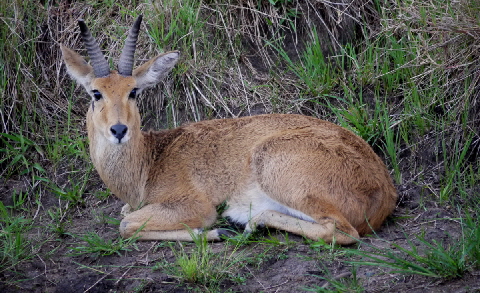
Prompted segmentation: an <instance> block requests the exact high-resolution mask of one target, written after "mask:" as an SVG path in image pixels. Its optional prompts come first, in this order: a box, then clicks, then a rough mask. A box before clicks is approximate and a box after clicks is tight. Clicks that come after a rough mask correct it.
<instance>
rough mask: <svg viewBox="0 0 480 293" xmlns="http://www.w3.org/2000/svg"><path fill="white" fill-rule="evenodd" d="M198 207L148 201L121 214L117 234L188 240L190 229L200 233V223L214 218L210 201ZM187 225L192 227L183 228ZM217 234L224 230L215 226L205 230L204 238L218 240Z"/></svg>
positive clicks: (215, 216)
mask: <svg viewBox="0 0 480 293" xmlns="http://www.w3.org/2000/svg"><path fill="white" fill-rule="evenodd" d="M198 210H199V208H198V207H192V208H186V207H185V206H180V204H178V207H177V206H176V205H174V204H168V205H167V204H162V203H154V204H149V205H146V206H144V207H142V208H140V209H139V210H136V211H134V212H131V213H129V214H128V215H126V216H125V218H124V219H123V220H122V222H121V223H120V234H121V235H122V236H123V237H124V238H128V237H131V236H133V235H137V236H139V237H140V238H139V240H169V241H192V240H193V239H192V235H191V233H192V232H193V233H200V232H201V231H202V229H203V227H208V226H210V225H212V224H213V223H215V220H216V218H217V213H216V210H215V207H214V206H213V205H212V206H211V207H210V206H206V207H205V206H204V207H203V213H201V214H200V213H198V212H196V211H198ZM187 227H189V228H191V229H192V230H191V231H189V230H187ZM140 229H141V230H140ZM139 230H140V231H139ZM137 232H138V233H137ZM135 233H137V234H135ZM221 234H224V233H223V231H221V230H217V229H215V230H211V231H208V232H206V237H207V240H208V241H218V240H220V235H221Z"/></svg>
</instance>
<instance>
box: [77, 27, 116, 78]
mask: <svg viewBox="0 0 480 293" xmlns="http://www.w3.org/2000/svg"><path fill="white" fill-rule="evenodd" d="M78 26H79V27H80V32H81V36H82V38H83V42H84V43H85V47H86V48H87V52H88V56H90V59H91V63H92V67H93V72H94V73H95V76H96V77H105V76H107V75H109V74H110V67H109V66H108V62H107V60H106V59H105V56H103V53H102V51H100V47H99V46H98V44H97V42H96V41H95V38H94V37H92V34H91V33H90V31H89V30H88V28H87V25H86V24H85V22H84V21H83V19H79V20H78Z"/></svg>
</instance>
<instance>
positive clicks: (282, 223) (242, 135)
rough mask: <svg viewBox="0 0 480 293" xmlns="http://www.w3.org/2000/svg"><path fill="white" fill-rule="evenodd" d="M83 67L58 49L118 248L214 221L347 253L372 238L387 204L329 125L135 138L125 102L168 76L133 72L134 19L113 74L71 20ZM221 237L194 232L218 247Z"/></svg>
mask: <svg viewBox="0 0 480 293" xmlns="http://www.w3.org/2000/svg"><path fill="white" fill-rule="evenodd" d="M78 23H79V26H80V30H81V35H82V37H83V40H84V43H85V45H86V48H87V51H88V54H89V56H90V58H91V65H89V64H88V63H87V62H86V61H85V59H84V58H83V57H82V56H80V55H79V54H77V53H75V52H74V51H72V50H70V49H68V48H66V47H64V46H61V50H62V53H63V59H64V61H65V64H66V67H67V70H68V72H69V74H70V75H71V76H72V77H73V78H74V79H75V80H76V81H77V82H79V83H80V84H82V85H83V87H84V88H85V89H86V91H87V92H88V94H89V95H90V96H91V97H92V102H91V106H89V109H88V113H87V128H88V138H89V140H90V155H91V158H92V161H93V164H94V165H95V167H96V169H97V171H98V173H99V174H100V177H101V178H102V180H103V181H104V182H105V184H106V185H107V186H108V188H110V189H111V191H112V192H113V193H114V194H115V195H116V196H118V197H119V198H120V199H121V200H123V201H124V202H125V203H127V204H126V205H125V206H124V208H123V209H122V213H123V214H124V215H125V217H124V219H123V220H122V222H121V224H120V231H121V234H122V235H123V236H124V237H129V236H132V235H134V234H135V232H136V231H137V230H139V229H140V228H141V227H142V226H143V229H142V231H141V232H139V233H138V235H139V236H140V239H142V240H182V241H189V240H192V236H191V234H190V232H189V230H188V229H187V228H186V227H190V228H191V229H193V231H194V232H196V233H200V232H201V231H203V229H204V228H207V227H209V226H211V225H212V224H214V223H215V221H216V219H217V213H216V207H217V206H218V205H220V204H222V203H223V202H226V204H227V208H226V211H225V212H224V213H223V216H224V217H228V218H230V220H231V221H233V222H236V223H239V224H242V225H245V230H246V232H250V231H252V230H253V229H255V228H256V227H257V226H267V227H272V228H276V229H281V230H285V231H288V232H292V233H295V234H299V235H303V236H304V237H307V238H310V239H314V240H318V239H319V238H321V239H324V240H325V241H327V242H332V241H336V242H337V243H340V244H345V245H346V244H350V243H354V242H356V241H357V239H358V238H359V236H361V235H364V234H365V233H370V232H371V231H372V230H374V229H377V228H379V227H380V226H381V224H382V222H383V221H384V220H385V218H386V217H387V216H388V215H389V214H390V213H391V212H392V211H393V209H394V207H395V203H396V200H397V193H396V191H395V188H394V186H393V184H392V180H391V178H390V175H389V173H388V171H387V169H386V167H385V165H384V164H383V162H382V161H381V160H380V158H379V157H378V156H377V155H376V154H375V153H374V152H373V151H372V149H371V148H370V146H369V145H368V144H367V143H366V142H365V141H364V140H362V139H361V138H359V137H358V136H356V135H355V134H353V133H352V132H350V131H348V130H346V129H344V128H342V127H340V126H337V125H335V124H332V123H329V122H326V121H323V120H319V119H316V118H313V117H307V116H302V115H288V114H287V115H281V114H272V115H259V116H251V117H243V118H236V119H218V120H210V121H203V122H198V123H191V124H186V125H183V126H180V127H178V128H175V129H171V130H162V131H158V132H153V131H152V132H143V131H141V130H140V125H141V122H140V114H139V110H138V107H137V105H136V100H135V99H136V97H137V96H138V95H139V94H140V93H141V92H142V91H143V90H144V89H145V88H148V87H151V86H153V85H155V84H157V83H158V82H160V80H161V79H162V78H163V77H164V76H165V75H167V73H168V72H169V71H170V70H171V69H172V67H173V66H174V65H175V63H177V61H178V59H179V52H177V51H172V52H167V53H164V54H160V55H159V56H157V57H155V58H153V59H151V60H150V61H148V62H147V63H145V64H143V65H142V66H140V67H138V68H137V69H135V70H132V69H133V57H134V52H135V46H136V42H137V37H138V33H139V29H140V23H141V16H140V17H139V18H138V19H137V20H136V21H135V23H134V25H133V27H132V29H131V30H130V32H129V35H128V37H127V40H126V44H125V47H124V49H123V51H122V54H121V56H120V60H119V63H118V72H117V71H110V68H109V65H108V62H107V60H106V59H105V57H104V55H103V54H102V53H101V51H100V48H99V46H98V44H97V43H96V41H95V39H94V38H93V37H92V36H91V34H90V32H89V30H88V28H87V27H86V25H85V23H84V22H83V21H82V20H79V21H78ZM225 232H226V231H224V230H222V229H214V230H210V231H207V232H205V233H206V235H207V236H206V237H207V239H208V240H219V239H220V236H221V235H222V234H223V233H225Z"/></svg>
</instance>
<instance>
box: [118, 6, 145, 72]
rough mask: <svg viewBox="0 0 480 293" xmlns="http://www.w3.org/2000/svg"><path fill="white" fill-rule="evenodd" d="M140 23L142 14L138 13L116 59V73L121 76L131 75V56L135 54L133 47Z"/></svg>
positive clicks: (134, 46)
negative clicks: (118, 57)
mask: <svg viewBox="0 0 480 293" xmlns="http://www.w3.org/2000/svg"><path fill="white" fill-rule="evenodd" d="M141 23H142V15H139V16H138V18H137V20H135V23H134V24H133V26H132V28H131V29H130V32H129V33H128V37H127V40H126V41H125V46H124V47H123V50H122V54H121V55H120V59H119V60H118V73H120V74H121V75H123V76H131V75H132V70H133V57H134V55H135V48H136V46H137V39H138V33H139V31H140V24H141Z"/></svg>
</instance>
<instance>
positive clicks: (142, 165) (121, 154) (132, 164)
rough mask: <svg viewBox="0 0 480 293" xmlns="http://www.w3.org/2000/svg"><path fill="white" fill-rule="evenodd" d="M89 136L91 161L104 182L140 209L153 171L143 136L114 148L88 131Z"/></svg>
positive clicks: (96, 133) (140, 134) (123, 198)
mask: <svg viewBox="0 0 480 293" xmlns="http://www.w3.org/2000/svg"><path fill="white" fill-rule="evenodd" d="M88 136H89V140H90V157H91V159H92V162H93V165H94V166H95V168H96V169H97V172H98V173H99V175H100V177H101V178H102V180H103V182H104V183H105V184H106V185H107V187H108V188H109V189H110V190H111V191H112V192H113V193H114V194H115V195H116V196H117V197H119V198H120V199H121V200H122V201H124V202H126V203H128V204H130V206H131V207H132V208H134V209H137V208H139V207H141V206H142V203H143V201H144V200H145V183H146V180H147V177H148V172H149V169H150V166H149V165H148V162H149V161H150V160H148V158H146V156H147V155H148V151H147V150H146V147H147V146H146V145H145V142H144V136H143V135H142V133H141V132H140V133H138V134H137V135H136V136H135V137H132V138H131V139H130V140H129V141H128V142H126V143H124V144H112V143H111V142H109V141H108V140H107V139H106V138H105V137H104V136H102V135H101V134H99V133H98V132H95V131H89V133H88Z"/></svg>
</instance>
